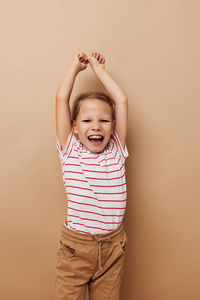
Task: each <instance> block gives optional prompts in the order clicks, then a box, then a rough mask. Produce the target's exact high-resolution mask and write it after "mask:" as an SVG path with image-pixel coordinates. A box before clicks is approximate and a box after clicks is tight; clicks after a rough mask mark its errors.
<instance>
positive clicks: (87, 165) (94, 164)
mask: <svg viewBox="0 0 200 300" xmlns="http://www.w3.org/2000/svg"><path fill="white" fill-rule="evenodd" d="M80 163H81V164H83V165H86V166H98V167H99V166H100V165H99V164H86V163H84V162H82V161H80Z"/></svg>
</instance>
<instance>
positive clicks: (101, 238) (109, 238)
mask: <svg viewBox="0 0 200 300" xmlns="http://www.w3.org/2000/svg"><path fill="white" fill-rule="evenodd" d="M123 231H124V224H123V222H122V223H121V224H120V225H119V227H118V228H117V229H115V230H113V231H111V232H108V233H105V234H104V233H103V234H84V233H80V232H78V231H75V230H72V229H70V228H68V227H66V225H65V224H63V230H62V232H61V238H63V239H65V235H66V234H67V235H68V236H70V237H71V238H72V239H74V240H75V241H77V242H78V241H79V242H81V241H82V242H87V241H88V243H89V242H92V241H96V242H97V243H98V247H99V252H98V255H99V269H100V270H101V269H102V266H101V245H102V243H103V242H110V243H111V242H114V241H115V240H117V239H118V238H119V236H120V234H122V232H123Z"/></svg>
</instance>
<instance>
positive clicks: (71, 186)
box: [66, 181, 93, 192]
mask: <svg viewBox="0 0 200 300" xmlns="http://www.w3.org/2000/svg"><path fill="white" fill-rule="evenodd" d="M86 182H87V181H86ZM66 187H70V188H75V189H82V190H87V191H91V192H92V191H93V190H92V189H87V188H83V187H81V186H73V185H66Z"/></svg>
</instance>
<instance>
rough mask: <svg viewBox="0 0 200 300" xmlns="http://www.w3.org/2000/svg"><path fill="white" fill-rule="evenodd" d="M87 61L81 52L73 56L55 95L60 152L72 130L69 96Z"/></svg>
mask: <svg viewBox="0 0 200 300" xmlns="http://www.w3.org/2000/svg"><path fill="white" fill-rule="evenodd" d="M88 62H89V60H88V58H87V55H86V54H85V53H83V52H80V53H77V54H76V55H75V56H74V59H73V62H72V65H71V67H70V69H69V71H68V72H67V74H66V75H65V77H64V79H63V80H62V81H61V83H60V85H59V87H58V90H57V93H56V134H57V138H58V140H59V141H60V145H61V147H62V150H64V149H65V146H66V142H67V138H68V136H69V134H70V132H71V129H72V122H71V113H70V107H69V100H70V95H71V92H72V89H73V86H74V82H75V79H76V76H77V75H78V73H79V72H80V71H82V70H84V69H86V68H87V64H88Z"/></svg>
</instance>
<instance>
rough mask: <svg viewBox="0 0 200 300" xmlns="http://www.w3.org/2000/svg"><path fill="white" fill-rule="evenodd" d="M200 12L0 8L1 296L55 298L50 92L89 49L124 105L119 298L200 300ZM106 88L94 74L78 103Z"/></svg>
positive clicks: (55, 187)
mask: <svg viewBox="0 0 200 300" xmlns="http://www.w3.org/2000/svg"><path fill="white" fill-rule="evenodd" d="M199 10H200V3H199V2H198V1H195V0H191V1H186V0H182V1H178V0H173V1H172V0H169V1H163V0H152V1H144V0H133V1H132V0H126V1H106V0H103V1H100V2H99V1H89V0H86V1H84V2H83V1H67V0H59V1H58V0H57V1H56V0H55V1H47V0H44V1H24V0H23V1H22V0H21V1H16V2H14V1H8V2H4V3H2V5H1V17H0V24H1V26H0V28H1V29H0V30H1V58H0V60H1V61H0V62H1V108H0V111H1V141H2V143H1V172H2V175H1V202H0V203H1V208H0V244H1V255H0V265H1V275H0V298H1V299H3V300H10V299H17V300H18V299H20V300H23V299H24V300H25V299H26V300H27V299H28V300H53V299H54V274H55V264H56V253H57V245H58V242H59V235H60V231H61V227H62V224H63V222H64V218H65V215H66V208H67V202H66V195H65V190H64V186H63V182H62V175H61V167H60V161H59V158H58V155H57V151H56V130H55V94H56V90H57V87H58V84H59V83H60V81H61V79H62V78H63V76H64V75H65V73H66V71H67V69H68V68H69V66H70V64H71V62H72V59H73V56H74V54H75V53H76V52H78V51H84V52H86V53H87V54H89V53H90V52H91V51H93V50H96V51H99V52H100V53H103V54H104V55H105V58H106V70H107V72H108V73H109V74H110V75H111V76H113V78H114V79H115V80H116V81H117V82H118V83H119V85H120V86H121V87H122V89H123V90H124V91H125V92H126V94H127V95H128V99H129V128H128V138H127V147H128V151H129V157H128V159H127V162H126V170H127V185H128V202H127V210H126V215H125V227H126V231H127V235H128V252H127V256H126V264H125V273H124V278H123V283H122V289H121V299H123V300H147V299H148V300H188V299H192V300H199V299H200V286H199V278H200V256H199V253H200V234H199V228H200V218H199V210H200V202H199V192H200V188H199V186H200V185H199V176H200V174H199V165H200V159H199V152H200V151H199V150H200V141H199V125H200V118H199V108H200V105H199V97H200V82H199V81H200V80H199V78H200V54H199V53H200V40H199V28H200V19H199ZM94 87H98V88H101V84H100V83H99V82H98V81H97V79H96V78H95V76H94V74H93V72H92V70H91V68H90V67H88V68H87V70H85V71H83V72H81V73H80V74H79V75H78V77H77V79H76V82H75V87H74V90H73V93H72V99H73V97H74V96H75V95H76V94H77V93H79V92H81V91H85V90H87V89H90V88H94Z"/></svg>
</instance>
